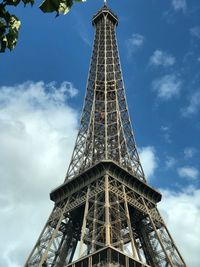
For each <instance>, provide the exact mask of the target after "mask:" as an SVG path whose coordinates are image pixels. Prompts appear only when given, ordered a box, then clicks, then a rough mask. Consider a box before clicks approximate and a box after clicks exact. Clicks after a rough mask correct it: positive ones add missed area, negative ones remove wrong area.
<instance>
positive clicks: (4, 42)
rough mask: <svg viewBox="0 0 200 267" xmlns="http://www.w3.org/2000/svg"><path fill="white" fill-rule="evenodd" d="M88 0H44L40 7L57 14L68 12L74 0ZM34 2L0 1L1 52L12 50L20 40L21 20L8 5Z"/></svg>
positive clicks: (32, 1) (76, 0)
mask: <svg viewBox="0 0 200 267" xmlns="http://www.w3.org/2000/svg"><path fill="white" fill-rule="evenodd" d="M85 1H86V0H44V1H43V2H42V4H41V5H40V9H41V10H42V11H43V12H44V13H50V12H56V16H59V15H60V14H61V13H63V14H67V13H68V12H69V10H70V8H71V7H72V5H73V3H74V2H85ZM21 2H22V3H24V5H26V4H31V5H33V4H34V0H3V2H2V3H0V52H5V50H6V49H9V50H10V51H11V50H12V49H13V48H14V47H15V46H16V44H17V40H18V34H19V29H20V26H21V22H20V20H19V19H18V18H17V17H16V16H15V15H12V14H10V13H9V11H8V10H7V9H6V8H7V7H8V6H17V5H18V4H20V3H21Z"/></svg>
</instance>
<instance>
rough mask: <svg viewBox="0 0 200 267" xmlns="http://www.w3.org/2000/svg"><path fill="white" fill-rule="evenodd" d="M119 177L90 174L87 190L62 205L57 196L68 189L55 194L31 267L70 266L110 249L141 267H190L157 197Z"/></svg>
mask: <svg viewBox="0 0 200 267" xmlns="http://www.w3.org/2000/svg"><path fill="white" fill-rule="evenodd" d="M112 164H114V163H112ZM112 164H111V165H112ZM94 168H96V167H94ZM113 168H114V166H113ZM118 168H120V167H118ZM94 172H95V170H94ZM114 173H115V172H113V171H112V168H110V169H108V168H106V166H105V168H104V169H102V171H99V173H98V174H96V175H95V176H93V171H92V170H91V171H90V172H88V173H87V177H88V185H86V186H83V185H81V183H80V185H79V186H77V187H76V188H74V190H70V191H68V192H65V198H64V199H63V200H62V201H59V202H57V199H56V191H57V190H62V191H64V190H65V189H64V188H63V187H61V188H60V189H56V191H55V192H53V198H54V197H55V199H54V201H55V202H56V203H55V208H54V209H53V211H52V213H51V215H50V217H49V219H48V221H47V223H46V225H45V227H44V230H43V231H42V233H41V235H40V237H39V239H38V241H37V243H36V246H35V247H34V249H33V252H32V253H31V256H30V257H29V259H28V261H27V263H26V265H25V266H26V267H30V266H31V267H38V266H39V267H42V266H49V267H50V266H51V267H52V266H56V267H58V266H60V267H61V266H62V267H64V266H68V265H70V264H71V263H72V262H74V261H75V260H78V259H80V261H82V259H83V258H84V257H86V256H88V255H91V254H93V253H95V252H98V251H100V250H101V249H103V248H105V247H111V248H113V249H116V250H117V251H120V252H121V253H122V254H123V255H127V256H128V257H130V258H132V259H134V261H135V262H137V263H138V264H141V265H136V266H152V267H164V266H165V267H185V266H186V264H185V263H184V261H183V259H182V257H181V255H180V253H179V251H178V249H177V247H176V245H175V243H174V241H173V239H172V238H171V236H170V234H169V231H168V230H167V227H166V225H165V223H164V221H163V219H162V217H161V215H160V214H159V212H158V210H157V208H156V203H155V201H154V200H155V197H153V196H152V198H150V197H149V196H148V195H147V193H146V191H147V190H146V191H145V190H143V191H144V192H143V193H140V192H139V191H138V190H139V189H137V188H134V187H132V186H130V185H128V184H129V181H128V180H123V178H121V177H120V176H115V174H114ZM79 178H80V180H81V179H82V177H81V175H80V177H79ZM77 179H78V178H77ZM135 179H137V178H135ZM69 183H71V182H69ZM69 187H70V185H69ZM138 188H139V187H138ZM144 188H145V183H144ZM151 190H153V189H151ZM152 192H153V191H152ZM156 194H159V193H156ZM105 260H106V259H105ZM118 264H119V263H118ZM78 266H79V265H78ZM80 266H82V265H80ZM83 266H85V265H83ZM91 266H95V265H91ZM97 266H98V265H97ZM99 266H107V265H99ZM113 266H115V265H113ZM116 266H119V265H116ZM120 266H122V267H123V266H125V265H120ZM133 266H134V265H133Z"/></svg>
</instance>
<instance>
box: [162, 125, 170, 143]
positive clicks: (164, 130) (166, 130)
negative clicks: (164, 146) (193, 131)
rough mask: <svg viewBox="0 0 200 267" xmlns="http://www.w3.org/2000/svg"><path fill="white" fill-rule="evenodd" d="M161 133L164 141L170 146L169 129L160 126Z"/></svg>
mask: <svg viewBox="0 0 200 267" xmlns="http://www.w3.org/2000/svg"><path fill="white" fill-rule="evenodd" d="M160 129H161V132H162V134H163V137H164V139H165V141H166V142H167V143H168V144H170V143H171V142H172V140H171V135H170V128H169V127H168V126H161V128H160Z"/></svg>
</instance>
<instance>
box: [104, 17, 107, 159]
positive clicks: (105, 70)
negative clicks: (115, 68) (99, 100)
mask: <svg viewBox="0 0 200 267" xmlns="http://www.w3.org/2000/svg"><path fill="white" fill-rule="evenodd" d="M106 22H107V15H104V50H105V51H104V55H105V58H104V60H105V62H104V64H105V69H104V74H105V80H104V83H105V84H104V88H105V91H104V94H105V98H104V101H105V129H104V130H105V141H104V146H105V147H104V149H105V159H108V122H107V119H108V117H107V116H108V110H107V55H106V54H107V47H106V44H107V36H106V35H107V32H106V30H107V25H106Z"/></svg>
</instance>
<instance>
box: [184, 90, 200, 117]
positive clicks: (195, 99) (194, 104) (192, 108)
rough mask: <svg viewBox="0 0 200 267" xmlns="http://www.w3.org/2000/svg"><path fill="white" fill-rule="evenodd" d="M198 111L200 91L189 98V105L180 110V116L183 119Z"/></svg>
mask: <svg viewBox="0 0 200 267" xmlns="http://www.w3.org/2000/svg"><path fill="white" fill-rule="evenodd" d="M199 109H200V91H196V92H195V93H193V94H192V95H191V97H190V101H189V105H188V106H187V107H186V108H183V109H182V115H183V116H185V117H188V116H191V115H194V114H196V113H197V112H198V111H199Z"/></svg>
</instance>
